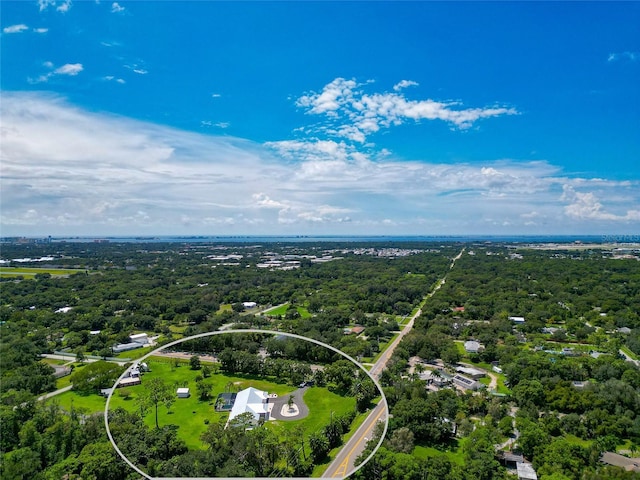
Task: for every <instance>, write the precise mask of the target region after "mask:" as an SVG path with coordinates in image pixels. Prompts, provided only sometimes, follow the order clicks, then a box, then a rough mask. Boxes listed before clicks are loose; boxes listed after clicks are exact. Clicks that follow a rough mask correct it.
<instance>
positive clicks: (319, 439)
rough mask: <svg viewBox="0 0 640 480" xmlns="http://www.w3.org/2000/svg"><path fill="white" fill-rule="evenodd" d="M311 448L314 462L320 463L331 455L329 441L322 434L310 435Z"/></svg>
mask: <svg viewBox="0 0 640 480" xmlns="http://www.w3.org/2000/svg"><path fill="white" fill-rule="evenodd" d="M309 448H310V449H311V458H312V460H313V462H314V463H318V462H320V461H321V460H323V459H324V457H326V456H327V453H329V440H327V437H326V436H325V435H323V434H322V433H320V432H315V433H312V434H311V435H309Z"/></svg>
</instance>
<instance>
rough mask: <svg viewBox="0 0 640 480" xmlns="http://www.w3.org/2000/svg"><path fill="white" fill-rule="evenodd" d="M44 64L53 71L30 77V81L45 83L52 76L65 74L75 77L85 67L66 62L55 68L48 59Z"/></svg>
mask: <svg viewBox="0 0 640 480" xmlns="http://www.w3.org/2000/svg"><path fill="white" fill-rule="evenodd" d="M42 66H43V67H45V68H47V69H49V70H52V71H50V72H47V73H45V74H43V75H40V76H38V77H36V78H35V79H34V78H29V79H28V81H29V83H45V82H48V81H49V79H50V78H51V77H54V76H56V75H65V76H70V77H75V76H76V75H78V74H79V73H80V72H82V71H83V70H84V67H83V66H82V64H81V63H66V64H64V65H62V66H61V67H58V68H55V69H54V67H55V65H54V64H53V62H50V61H46V62H44V63H43V64H42ZM105 79H106V77H105Z"/></svg>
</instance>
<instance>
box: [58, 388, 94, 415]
mask: <svg viewBox="0 0 640 480" xmlns="http://www.w3.org/2000/svg"><path fill="white" fill-rule="evenodd" d="M46 402H47V403H48V404H50V403H57V404H58V405H60V407H62V408H63V409H64V410H66V411H67V412H70V411H71V409H72V408H73V409H75V410H76V411H79V412H82V413H88V414H91V413H99V412H104V406H105V405H106V403H107V399H106V398H104V397H101V396H100V395H97V394H91V395H80V394H78V393H76V392H73V391H69V392H64V393H61V394H60V395H56V396H55V397H51V398H49V399H47V400H46Z"/></svg>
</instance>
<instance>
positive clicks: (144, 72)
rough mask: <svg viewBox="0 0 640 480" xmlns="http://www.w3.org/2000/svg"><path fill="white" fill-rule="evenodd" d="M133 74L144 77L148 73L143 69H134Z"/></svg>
mask: <svg viewBox="0 0 640 480" xmlns="http://www.w3.org/2000/svg"><path fill="white" fill-rule="evenodd" d="M133 73H137V74H138V75H146V74H147V73H149V72H148V71H147V70H145V69H143V68H134V69H133Z"/></svg>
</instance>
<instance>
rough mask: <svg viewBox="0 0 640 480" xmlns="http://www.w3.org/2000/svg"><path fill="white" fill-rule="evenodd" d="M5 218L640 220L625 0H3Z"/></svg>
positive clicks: (486, 223) (638, 111) (296, 231)
mask: <svg viewBox="0 0 640 480" xmlns="http://www.w3.org/2000/svg"><path fill="white" fill-rule="evenodd" d="M0 20H1V25H0V29H1V30H0V31H1V35H2V39H1V47H0V48H1V52H0V53H1V68H2V75H1V76H0V82H1V83H0V85H1V97H2V98H1V102H0V114H1V118H0V120H1V133H2V137H1V143H0V155H1V156H0V176H1V184H0V187H1V188H0V190H1V193H0V200H1V208H0V235H1V236H22V235H24V236H43V237H45V236H47V235H52V236H65V235H69V236H76V235H81V236H129V235H133V236H135V235H141V236H142V235H154V236H157V235H187V236H188V235H392V236H396V235H538V234H546V235H618V234H621V235H624V234H638V233H640V87H639V86H638V85H640V36H639V35H638V30H637V25H638V24H640V4H639V3H637V2H557V3H552V2H486V3H485V2H470V3H460V2H339V1H336V2H284V1H283V2H217V1H212V2H205V1H201V2H196V1H194V2H170V1H157V2H125V1H121V2H111V1H104V0H101V1H84V2H80V1H76V2H71V1H70V0H63V1H59V0H39V1H30V2H11V1H8V2H2V10H1V16H0Z"/></svg>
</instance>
